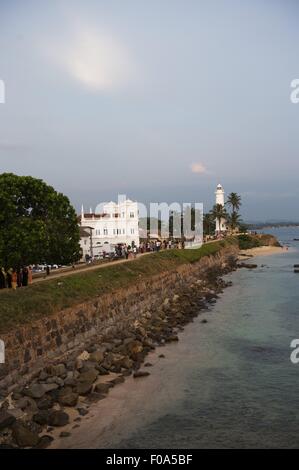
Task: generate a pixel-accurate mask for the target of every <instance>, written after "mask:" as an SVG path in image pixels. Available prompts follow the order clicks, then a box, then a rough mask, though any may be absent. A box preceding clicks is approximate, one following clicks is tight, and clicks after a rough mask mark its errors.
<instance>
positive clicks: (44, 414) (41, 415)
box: [32, 410, 50, 426]
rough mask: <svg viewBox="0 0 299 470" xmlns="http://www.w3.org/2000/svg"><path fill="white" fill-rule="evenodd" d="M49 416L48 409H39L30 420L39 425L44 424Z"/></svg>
mask: <svg viewBox="0 0 299 470" xmlns="http://www.w3.org/2000/svg"><path fill="white" fill-rule="evenodd" d="M49 416H50V412H49V411H48V410H41V411H38V413H35V414H34V415H33V416H32V421H34V422H35V423H37V424H40V425H41V426H44V425H45V424H48V421H49Z"/></svg>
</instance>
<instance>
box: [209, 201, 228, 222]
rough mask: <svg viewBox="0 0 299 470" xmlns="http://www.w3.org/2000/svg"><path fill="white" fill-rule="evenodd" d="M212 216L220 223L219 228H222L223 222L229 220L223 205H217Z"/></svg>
mask: <svg viewBox="0 0 299 470" xmlns="http://www.w3.org/2000/svg"><path fill="white" fill-rule="evenodd" d="M212 216H213V218H214V219H215V220H217V221H218V222H219V227H220V226H221V220H222V219H226V218H227V212H226V209H225V207H224V206H222V204H216V205H215V206H214V207H213V209H212Z"/></svg>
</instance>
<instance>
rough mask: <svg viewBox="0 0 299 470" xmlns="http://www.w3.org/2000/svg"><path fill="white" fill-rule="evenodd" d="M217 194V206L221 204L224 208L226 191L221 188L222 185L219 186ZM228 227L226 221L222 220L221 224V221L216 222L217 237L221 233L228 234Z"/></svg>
mask: <svg viewBox="0 0 299 470" xmlns="http://www.w3.org/2000/svg"><path fill="white" fill-rule="evenodd" d="M215 194H216V205H217V204H220V205H221V206H222V207H224V189H223V187H222V186H221V184H218V186H217V189H216V191H215ZM226 230H227V227H226V220H225V219H221V220H220V223H219V220H216V230H215V232H216V235H219V234H220V233H221V232H226Z"/></svg>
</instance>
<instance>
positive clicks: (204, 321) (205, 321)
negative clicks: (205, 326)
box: [200, 318, 208, 323]
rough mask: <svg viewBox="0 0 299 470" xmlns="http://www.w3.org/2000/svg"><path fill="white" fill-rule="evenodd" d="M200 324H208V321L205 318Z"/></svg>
mask: <svg viewBox="0 0 299 470" xmlns="http://www.w3.org/2000/svg"><path fill="white" fill-rule="evenodd" d="M200 323H208V320H206V319H205V318H204V319H203V320H201V322H200Z"/></svg>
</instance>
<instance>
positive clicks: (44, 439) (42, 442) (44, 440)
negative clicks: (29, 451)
mask: <svg viewBox="0 0 299 470" xmlns="http://www.w3.org/2000/svg"><path fill="white" fill-rule="evenodd" d="M53 440H54V438H53V437H52V436H49V435H47V434H44V435H43V436H41V437H40V439H39V441H38V443H37V445H36V446H35V449H46V448H47V447H48V446H49V445H50V444H51V442H52V441H53Z"/></svg>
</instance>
